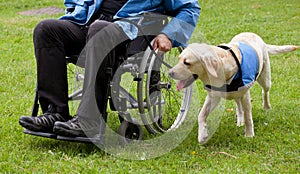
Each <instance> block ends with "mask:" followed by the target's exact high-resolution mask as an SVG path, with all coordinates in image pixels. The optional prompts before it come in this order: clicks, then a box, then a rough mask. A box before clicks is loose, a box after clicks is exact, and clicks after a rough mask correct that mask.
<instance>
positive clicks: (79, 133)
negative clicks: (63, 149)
mask: <svg viewBox="0 0 300 174" xmlns="http://www.w3.org/2000/svg"><path fill="white" fill-rule="evenodd" d="M53 132H54V133H56V134H57V135H61V136H68V137H87V136H86V135H85V134H84V133H83V132H82V131H74V130H70V129H66V128H63V127H56V126H54V127H53Z"/></svg>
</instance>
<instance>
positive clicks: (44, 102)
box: [33, 19, 87, 116]
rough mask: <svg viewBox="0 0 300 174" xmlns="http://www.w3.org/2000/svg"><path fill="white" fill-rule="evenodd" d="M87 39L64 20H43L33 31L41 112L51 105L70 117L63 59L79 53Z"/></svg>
mask: <svg viewBox="0 0 300 174" xmlns="http://www.w3.org/2000/svg"><path fill="white" fill-rule="evenodd" d="M86 36H87V30H84V29H83V28H82V27H80V26H78V25H75V24H73V23H71V22H68V21H63V20H52V19H50V20H44V21H42V22H40V23H39V24H38V25H37V26H36V27H35V29H34V33H33V41H34V50H35V57H36V63H37V94H38V99H39V103H40V105H41V108H42V110H43V112H46V111H47V108H48V105H49V104H52V105H53V106H54V107H55V108H56V110H57V111H58V112H59V113H61V114H62V115H64V116H66V115H69V109H68V82H67V67H66V59H65V58H66V56H67V55H77V54H79V53H80V51H81V50H82V48H83V47H84V45H85V43H86Z"/></svg>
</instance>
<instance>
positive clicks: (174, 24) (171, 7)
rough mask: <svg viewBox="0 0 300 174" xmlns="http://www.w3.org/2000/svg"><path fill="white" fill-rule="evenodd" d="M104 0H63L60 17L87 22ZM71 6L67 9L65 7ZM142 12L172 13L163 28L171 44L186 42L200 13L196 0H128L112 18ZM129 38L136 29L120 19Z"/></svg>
mask: <svg viewBox="0 0 300 174" xmlns="http://www.w3.org/2000/svg"><path fill="white" fill-rule="evenodd" d="M102 1H103V0H65V3H64V4H65V6H66V14H65V15H64V16H62V17H61V18H60V19H62V20H69V21H71V22H74V23H76V24H79V25H85V24H87V23H88V22H89V20H90V19H91V17H92V15H93V14H94V13H95V12H96V11H97V10H98V9H99V7H100V5H101V3H102ZM70 8H72V9H74V11H72V12H68V9H70ZM145 12H153V13H159V14H164V15H168V16H172V17H174V18H173V19H172V20H171V21H170V22H169V23H168V24H167V25H166V26H165V28H164V29H163V30H162V33H164V34H166V35H167V36H168V37H169V38H170V39H171V40H172V42H173V46H179V45H185V44H186V43H187V41H188V40H189V39H190V37H191V35H192V33H193V31H194V29H195V27H196V23H197V21H198V18H199V15H200V6H199V4H198V0H128V1H127V3H126V4H125V5H124V6H123V7H122V8H121V9H120V10H119V11H118V12H117V13H116V15H115V16H114V18H126V17H132V16H137V15H140V14H143V13H145ZM119 25H120V26H121V27H122V28H123V30H124V31H125V33H126V34H127V35H128V37H129V38H131V39H134V38H135V37H136V36H137V31H136V30H137V29H136V28H135V27H129V26H126V25H124V24H122V23H119Z"/></svg>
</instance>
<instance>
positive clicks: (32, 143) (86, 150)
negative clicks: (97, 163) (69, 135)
mask: <svg viewBox="0 0 300 174" xmlns="http://www.w3.org/2000/svg"><path fill="white" fill-rule="evenodd" d="M28 136H30V135H28ZM28 145H29V148H30V149H32V150H33V151H41V152H48V153H57V154H65V155H67V156H71V157H75V156H78V155H79V156H82V157H87V156H90V155H94V154H95V153H97V154H98V155H100V156H103V155H105V154H106V153H105V152H104V151H102V150H101V149H100V148H99V147H97V146H96V145H94V144H88V143H79V142H70V141H63V140H55V139H49V138H41V137H34V136H31V137H28Z"/></svg>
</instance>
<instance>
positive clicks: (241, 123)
mask: <svg viewBox="0 0 300 174" xmlns="http://www.w3.org/2000/svg"><path fill="white" fill-rule="evenodd" d="M244 125H245V122H244V120H238V121H237V123H236V126H237V127H242V126H244Z"/></svg>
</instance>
